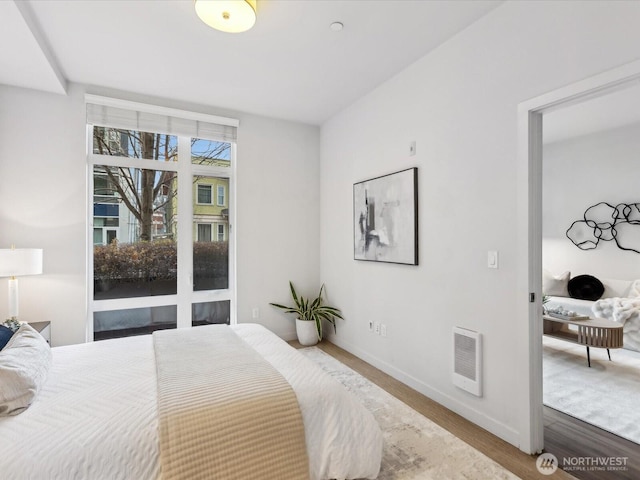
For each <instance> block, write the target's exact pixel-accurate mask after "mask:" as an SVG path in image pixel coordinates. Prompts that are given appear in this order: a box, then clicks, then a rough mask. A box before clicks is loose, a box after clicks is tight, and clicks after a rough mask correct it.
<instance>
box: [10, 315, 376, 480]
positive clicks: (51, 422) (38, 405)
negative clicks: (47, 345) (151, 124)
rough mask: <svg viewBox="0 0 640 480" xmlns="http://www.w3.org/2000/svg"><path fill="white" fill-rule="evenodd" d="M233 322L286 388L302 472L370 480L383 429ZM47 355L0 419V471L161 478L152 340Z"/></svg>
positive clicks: (290, 356)
mask: <svg viewBox="0 0 640 480" xmlns="http://www.w3.org/2000/svg"><path fill="white" fill-rule="evenodd" d="M196 328H201V329H203V332H204V329H207V327H206V326H205V327H196ZM232 328H233V329H234V331H236V333H238V335H239V336H240V337H241V338H243V339H244V340H245V341H247V343H249V344H250V345H251V346H252V347H254V348H255V349H256V350H257V351H258V352H259V353H261V354H262V355H263V356H264V357H265V358H266V359H267V360H268V361H269V362H271V363H272V364H273V366H274V367H275V368H276V369H277V370H279V371H280V373H281V374H282V375H283V376H284V377H285V378H286V379H287V380H288V381H289V383H290V384H291V385H292V387H293V388H294V391H295V392H296V396H297V397H298V401H299V403H300V408H301V411H302V416H303V421H304V425H305V437H306V441H307V450H308V451H309V459H310V473H311V478H312V479H314V480H319V479H329V478H337V479H341V478H375V477H376V476H377V475H378V470H379V468H380V460H381V455H382V434H381V432H380V429H379V427H378V425H377V423H376V422H375V420H374V419H373V416H372V415H371V414H370V413H369V412H368V411H367V410H365V409H364V407H363V406H362V405H361V404H360V403H359V402H358V401H357V400H356V399H355V398H354V397H353V396H351V395H350V394H349V393H348V392H347V391H346V390H345V389H344V388H343V387H342V386H341V385H340V384H339V383H338V382H337V381H335V380H334V379H332V378H331V377H329V376H328V375H326V374H325V373H324V372H323V371H322V370H321V369H320V368H319V367H318V366H316V365H315V364H314V363H313V362H311V361H310V360H308V359H306V358H305V357H303V356H302V355H301V354H300V353H299V352H296V351H295V349H292V348H291V347H290V346H289V345H287V344H286V343H285V342H284V341H282V340H281V339H279V338H278V337H276V336H275V335H273V334H271V333H270V332H268V331H267V330H266V329H265V328H264V327H261V326H259V325H250V324H242V325H236V326H233V327H232ZM52 351H53V365H52V367H51V370H50V372H49V379H48V380H47V383H46V384H45V386H44V387H43V389H42V390H41V392H40V393H39V395H38V397H37V398H36V400H35V402H34V403H33V404H32V405H31V407H30V408H29V409H28V410H26V411H25V412H23V413H21V414H20V415H17V416H13V417H2V418H0V452H3V455H2V456H1V457H0V476H1V477H2V478H11V479H12V480H13V479H15V480H19V479H27V478H32V479H38V480H41V479H42V480H44V479H54V478H63V479H107V478H108V479H135V480H142V479H156V478H160V477H161V472H160V467H159V455H158V441H157V421H156V373H155V362H154V354H153V345H152V340H151V336H150V335H145V336H139V337H129V338H124V339H116V340H105V341H101V342H94V343H87V344H81V345H73V346H67V347H56V348H53V349H52Z"/></svg>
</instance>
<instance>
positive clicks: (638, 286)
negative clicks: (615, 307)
mask: <svg viewBox="0 0 640 480" xmlns="http://www.w3.org/2000/svg"><path fill="white" fill-rule="evenodd" d="M637 297H640V280H634V281H633V283H632V284H631V288H630V289H629V298H637Z"/></svg>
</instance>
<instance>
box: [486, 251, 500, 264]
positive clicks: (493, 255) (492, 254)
mask: <svg viewBox="0 0 640 480" xmlns="http://www.w3.org/2000/svg"><path fill="white" fill-rule="evenodd" d="M487 267H489V268H498V252H497V251H495V250H489V251H488V252H487Z"/></svg>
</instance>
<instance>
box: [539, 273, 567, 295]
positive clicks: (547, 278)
mask: <svg viewBox="0 0 640 480" xmlns="http://www.w3.org/2000/svg"><path fill="white" fill-rule="evenodd" d="M570 276H571V272H564V273H563V274H562V275H558V276H557V277H555V276H553V274H552V273H550V272H549V271H548V270H543V271H542V293H543V294H544V295H549V296H552V297H568V296H569V291H568V288H567V287H568V285H569V277H570Z"/></svg>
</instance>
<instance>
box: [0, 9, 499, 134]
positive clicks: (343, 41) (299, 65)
mask: <svg viewBox="0 0 640 480" xmlns="http://www.w3.org/2000/svg"><path fill="white" fill-rule="evenodd" d="M500 3H502V2H501V1H494V0H490V1H478V0H469V1H467V0H456V1H451V0H448V1H435V0H385V1H383V0H297V1H293V0H258V21H257V23H256V25H255V27H254V28H253V29H251V30H249V31H248V32H245V33H242V34H228V33H222V32H218V31H216V30H213V29H211V28H209V27H207V26H206V25H204V24H203V23H202V22H201V21H200V20H199V19H198V18H197V16H196V14H195V12H194V8H193V1H192V0H163V1H159V0H155V1H149V0H128V1H104V0H15V1H14V0H10V1H0V45H3V48H2V49H0V65H1V66H2V68H0V83H2V84H7V85H17V86H22V87H28V88H35V89H38V90H44V91H48V92H55V93H64V91H65V89H66V86H67V81H70V82H77V83H83V84H88V85H96V86H102V87H108V88H113V89H118V90H124V91H128V92H134V93H144V94H147V95H153V96H159V97H165V98H171V99H176V100H180V101H186V102H193V103H197V104H204V105H211V106H216V107H221V108H227V109H233V110H238V111H244V112H248V113H254V114H260V115H266V116H270V117H276V118H283V119H288V120H295V121H300V122H304V123H311V124H321V123H322V122H324V121H325V120H327V119H328V118H330V117H331V116H332V115H334V114H335V113H337V112H338V111H340V110H341V109H343V108H344V107H346V106H348V105H349V104H351V103H353V102H354V101H355V100H357V99H358V98H360V97H361V96H363V95H365V94H366V93H368V92H369V91H371V90H372V89H373V88H375V87H376V86H377V85H379V84H380V83H382V82H384V81H385V80H386V79H388V78H390V77H392V76H393V75H394V74H396V73H397V72H399V71H400V70H402V69H404V68H405V67H407V66H408V65H410V64H411V63H413V62H414V61H416V60H417V59H419V58H420V57H422V56H424V55H425V54H427V53H428V52H429V51H431V50H433V49H434V48H436V47H437V46H438V45H440V44H442V43H443V42H445V41H446V40H447V39H449V38H451V37H452V36H454V35H455V34H456V33H458V32H460V31H461V30H463V29H464V28H466V27H467V26H468V25H470V24H471V23H473V22H475V21H476V20H478V19H479V18H480V17H482V16H483V15H485V14H486V13H488V12H489V11H490V10H492V9H494V8H495V7H497V6H498V5H500ZM334 21H340V22H342V23H344V29H343V30H342V31H341V32H335V31H332V30H331V29H330V28H329V25H330V24H331V23H332V22H334ZM6 46H10V48H7V47H6Z"/></svg>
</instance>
